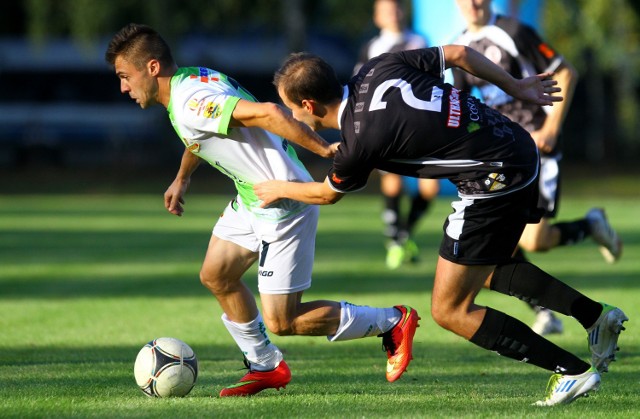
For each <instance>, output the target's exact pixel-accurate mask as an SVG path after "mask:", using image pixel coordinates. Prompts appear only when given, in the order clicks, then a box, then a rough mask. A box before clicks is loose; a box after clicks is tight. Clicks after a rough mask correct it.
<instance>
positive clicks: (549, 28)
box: [0, 0, 640, 193]
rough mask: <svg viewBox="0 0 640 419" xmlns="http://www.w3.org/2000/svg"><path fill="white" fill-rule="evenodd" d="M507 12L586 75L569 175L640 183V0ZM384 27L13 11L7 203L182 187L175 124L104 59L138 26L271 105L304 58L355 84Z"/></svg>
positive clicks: (105, 9)
mask: <svg viewBox="0 0 640 419" xmlns="http://www.w3.org/2000/svg"><path fill="white" fill-rule="evenodd" d="M404 6H405V9H406V10H408V11H409V19H408V24H409V26H410V27H411V28H412V29H413V30H415V31H417V32H418V33H420V34H421V35H423V36H424V37H425V38H426V39H427V40H428V42H429V44H430V45H436V44H446V43H448V42H450V41H451V40H452V39H453V38H455V37H456V36H457V35H458V33H459V32H460V31H461V30H462V27H463V23H462V20H461V17H460V16H459V12H458V11H457V8H456V6H455V2H454V1H453V0H444V1H443V0H412V1H410V0H407V1H406V2H404ZM494 7H495V8H496V9H497V11H499V12H501V13H504V14H510V15H514V16H519V17H520V18H522V19H523V20H525V21H526V22H527V23H529V24H531V25H533V26H535V27H536V28H537V29H538V30H539V31H540V32H541V33H542V35H543V37H544V38H545V40H547V41H548V42H549V43H550V44H551V45H553V46H554V47H555V48H556V49H557V50H559V51H560V52H562V54H563V55H565V56H566V57H567V58H568V59H569V61H570V62H572V63H573V64H574V66H575V67H576V68H577V70H578V71H579V73H580V80H579V83H578V87H577V89H576V94H575V97H574V101H573V105H572V107H571V109H570V111H569V114H568V116H567V120H566V122H565V126H564V127H565V129H564V136H563V141H564V156H565V159H564V161H565V166H567V167H568V168H569V171H568V172H566V173H569V174H571V175H573V176H583V177H586V178H589V177H590V176H592V177H598V176H602V175H603V174H611V173H621V174H629V173H631V174H637V173H640V170H639V168H638V164H637V161H638V158H639V157H640V136H639V135H638V133H639V132H640V118H639V117H638V116H639V115H640V0H546V1H545V0H521V1H518V0H501V1H499V0H494ZM371 15H372V1H370V0H353V1H349V2H345V1H344V0H321V1H311V0H269V1H258V0H216V1H213V2H202V1H196V0H181V1H170V0H154V1H137V0H23V1H18V2H6V3H4V4H3V10H2V13H1V14H0V175H1V176H2V191H3V193H28V192H43V191H63V192H69V191H73V192H92V191H99V192H104V191H125V192H126V191H141V190H145V191H146V190H151V191H153V192H156V193H157V192H158V187H159V186H158V185H157V182H160V185H162V186H161V189H159V190H160V191H163V190H164V189H163V188H164V187H166V186H167V185H168V184H169V182H170V181H171V180H172V179H173V175H174V173H175V170H176V169H177V167H178V163H179V159H180V155H181V153H182V145H181V143H180V141H177V139H176V138H175V133H174V132H173V130H172V128H171V127H170V125H169V122H168V120H167V118H166V115H165V112H166V111H165V110H164V109H162V108H160V107H158V108H156V109H151V110H145V111H142V110H140V109H139V108H138V106H137V105H136V104H135V103H133V102H132V101H131V100H130V99H129V98H128V96H126V95H122V94H120V91H119V82H118V80H117V78H116V77H115V75H114V74H113V71H112V69H111V68H109V67H108V65H107V64H106V63H105V62H104V59H103V54H104V51H105V48H106V45H107V42H108V40H109V39H110V37H111V36H112V35H113V33H115V32H116V31H117V30H118V29H119V28H121V27H122V26H124V25H125V24H127V23H129V22H138V23H146V24H149V25H151V26H153V27H154V28H156V29H157V30H158V31H159V32H160V33H161V34H162V35H163V36H164V37H165V38H166V39H167V41H168V42H169V44H170V45H171V47H172V50H173V52H174V56H175V58H176V60H177V61H178V64H179V65H183V66H186V65H200V66H208V67H211V68H214V69H216V70H219V71H222V72H224V73H228V74H230V75H232V76H233V77H234V78H235V79H236V80H238V81H239V82H240V83H241V84H243V85H244V86H245V87H246V88H248V89H249V90H250V91H251V92H252V93H253V94H254V95H255V96H256V97H257V98H258V99H259V100H262V101H277V100H278V98H277V95H276V92H275V90H274V88H273V86H272V85H271V78H272V74H273V72H274V71H275V70H276V69H277V68H278V66H279V64H280V62H281V61H282V59H283V58H284V57H285V56H286V55H287V54H288V53H289V52H291V51H299V50H307V51H311V52H314V53H316V54H319V55H321V56H323V57H324V58H325V59H326V60H327V61H329V62H330V63H331V64H332V65H333V66H334V67H335V68H336V70H337V71H338V73H339V76H340V78H341V79H342V80H344V81H345V82H346V80H347V79H348V78H349V76H350V75H351V73H352V71H353V67H354V64H355V63H356V60H357V55H358V50H359V48H360V46H361V45H362V44H363V43H364V42H365V41H366V40H367V39H369V38H370V37H371V36H373V35H375V34H376V32H377V29H376V27H375V26H374V24H373V22H372V20H371ZM326 135H327V137H328V138H329V139H332V140H337V138H336V137H333V136H334V135H335V133H327V134H326ZM302 158H303V161H305V162H309V163H311V166H312V167H314V166H315V163H317V166H318V167H319V169H318V170H319V173H322V172H323V171H326V169H327V167H328V162H326V161H321V160H320V161H318V160H315V158H314V157H313V156H311V155H308V154H304V155H303V156H302ZM201 172H204V171H201ZM206 172H207V174H206V176H208V177H210V176H212V174H211V172H214V171H206ZM214 176H215V175H214ZM320 176H322V174H320ZM225 184H228V185H227V186H228V187H229V188H231V187H232V185H231V184H230V182H225Z"/></svg>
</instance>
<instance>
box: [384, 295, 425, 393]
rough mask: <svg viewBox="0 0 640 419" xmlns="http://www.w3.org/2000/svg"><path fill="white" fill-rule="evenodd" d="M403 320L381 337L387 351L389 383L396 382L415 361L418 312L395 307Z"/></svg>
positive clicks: (407, 307)
mask: <svg viewBox="0 0 640 419" xmlns="http://www.w3.org/2000/svg"><path fill="white" fill-rule="evenodd" d="M394 308H396V309H398V310H400V313H402V318H401V319H400V321H399V322H398V324H396V325H395V326H393V328H392V329H391V330H389V331H387V332H385V333H383V334H381V335H378V336H381V337H382V347H383V348H384V349H385V350H386V351H387V358H388V360H387V381H389V382H391V383H392V382H394V381H396V380H397V379H398V378H400V376H401V375H402V374H403V373H404V372H405V371H406V370H407V367H408V366H409V362H411V360H412V359H413V355H412V352H411V351H412V348H413V335H415V333H416V328H417V327H419V325H418V320H420V317H419V316H418V312H417V311H416V310H414V309H413V308H411V307H409V306H395V307H394Z"/></svg>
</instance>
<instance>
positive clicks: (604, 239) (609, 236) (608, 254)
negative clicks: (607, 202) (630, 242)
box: [585, 208, 622, 263]
mask: <svg viewBox="0 0 640 419" xmlns="http://www.w3.org/2000/svg"><path fill="white" fill-rule="evenodd" d="M585 218H586V219H587V221H588V222H589V226H590V228H591V236H592V237H593V240H595V242H596V243H598V245H599V246H600V253H602V256H604V259H605V260H606V261H607V262H609V263H614V262H616V261H617V260H618V259H620V256H622V240H621V239H620V237H619V236H618V233H616V231H615V230H614V229H613V227H611V224H609V220H607V216H606V214H605V213H604V210H603V209H602V208H592V209H591V210H589V212H587V215H586V216H585Z"/></svg>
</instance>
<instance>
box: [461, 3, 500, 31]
mask: <svg viewBox="0 0 640 419" xmlns="http://www.w3.org/2000/svg"><path fill="white" fill-rule="evenodd" d="M456 3H457V4H458V9H460V13H462V17H464V20H466V21H467V24H468V25H480V26H481V25H485V24H486V23H487V22H488V21H489V19H490V18H491V0H456Z"/></svg>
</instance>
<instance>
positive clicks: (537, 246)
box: [518, 236, 550, 252]
mask: <svg viewBox="0 0 640 419" xmlns="http://www.w3.org/2000/svg"><path fill="white" fill-rule="evenodd" d="M518 244H519V246H520V247H521V248H522V249H523V250H525V251H526V252H546V251H547V250H549V249H550V246H549V245H548V244H547V241H546V240H545V238H544V237H543V236H536V237H530V238H527V239H522V240H520V243H518Z"/></svg>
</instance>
